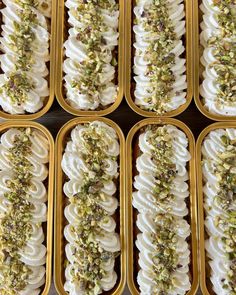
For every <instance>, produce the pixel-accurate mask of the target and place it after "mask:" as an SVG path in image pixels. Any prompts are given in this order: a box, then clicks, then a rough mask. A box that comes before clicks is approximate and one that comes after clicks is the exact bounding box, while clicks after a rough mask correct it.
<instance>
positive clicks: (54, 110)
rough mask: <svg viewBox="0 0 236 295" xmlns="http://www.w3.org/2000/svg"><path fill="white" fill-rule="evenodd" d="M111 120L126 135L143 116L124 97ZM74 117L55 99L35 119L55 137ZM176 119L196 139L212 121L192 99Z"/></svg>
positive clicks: (52, 287)
mask: <svg viewBox="0 0 236 295" xmlns="http://www.w3.org/2000/svg"><path fill="white" fill-rule="evenodd" d="M106 117H108V118H110V119H111V120H113V121H115V122H116V123H117V124H118V125H119V126H120V127H121V129H122V130H123V132H124V135H125V136H126V135H127V133H128V132H129V130H130V128H131V127H132V126H133V125H134V124H135V123H137V122H138V121H140V120H142V119H144V117H142V116H140V115H138V114H136V113H135V112H134V111H132V110H131V109H130V108H129V106H128V105H127V103H126V101H125V99H123V101H122V103H121V105H120V106H119V107H118V109H116V110H115V111H114V112H113V113H111V114H109V115H108V116H106ZM73 118H75V116H73V115H71V114H69V113H67V112H66V111H64V110H63V109H62V108H61V107H60V106H59V104H58V103H57V101H56V100H55V102H54V103H53V106H52V107H51V109H50V110H49V112H48V113H47V114H45V115H44V116H43V117H41V118H39V119H37V120H36V121H37V122H39V123H41V124H43V125H44V126H46V127H47V128H48V129H49V131H50V132H51V133H52V135H53V137H54V138H56V135H57V132H58V131H59V129H60V128H61V127H62V126H63V125H64V124H65V123H66V122H68V121H69V120H71V119H73ZM175 118H176V119H178V120H181V121H182V122H184V123H185V124H186V125H187V126H188V127H189V128H190V129H191V130H192V132H193V134H194V136H195V139H197V137H198V135H199V133H200V132H201V131H202V130H203V129H204V128H205V127H206V126H208V125H209V124H211V123H213V121H212V120H210V119H208V118H206V117H204V116H203V115H202V114H201V113H200V112H199V111H198V109H197V107H196V106H195V104H194V101H192V103H191V104H190V106H189V107H188V108H187V110H186V111H185V112H183V113H182V114H180V115H179V116H177V117H175ZM56 294H57V292H56V290H55V288H54V284H53V283H52V286H51V289H50V292H49V295H56ZM123 294H124V295H128V294H130V292H129V290H128V288H127V287H126V289H125V291H124V293H123ZM197 294H199V295H200V294H202V293H201V291H198V293H197Z"/></svg>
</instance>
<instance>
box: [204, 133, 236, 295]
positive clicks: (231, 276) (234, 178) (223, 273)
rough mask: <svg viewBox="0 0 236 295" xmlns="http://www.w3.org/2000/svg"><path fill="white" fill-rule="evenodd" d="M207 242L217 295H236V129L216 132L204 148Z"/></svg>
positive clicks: (208, 138)
mask: <svg viewBox="0 0 236 295" xmlns="http://www.w3.org/2000/svg"><path fill="white" fill-rule="evenodd" d="M202 158H203V159H202V172H203V176H204V188H203V192H204V208H205V230H206V232H207V234H208V238H207V239H206V241H205V248H206V253H207V256H208V257H209V265H210V268H211V274H210V280H211V283H212V287H213V291H214V292H215V294H217V295H230V294H234V293H235V291H236V281H235V278H236V260H235V259H236V258H235V257H236V239H235V237H236V229H235V224H236V220H235V216H236V199H235V187H236V162H235V159H236V129H234V128H227V129H215V130H213V131H211V132H210V133H209V134H208V135H207V136H206V137H205V139H204V142H203V144H202Z"/></svg>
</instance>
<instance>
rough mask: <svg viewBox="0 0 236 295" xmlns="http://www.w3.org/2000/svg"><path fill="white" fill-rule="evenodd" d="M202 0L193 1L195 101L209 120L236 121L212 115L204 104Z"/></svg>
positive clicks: (229, 117) (227, 117)
mask: <svg viewBox="0 0 236 295" xmlns="http://www.w3.org/2000/svg"><path fill="white" fill-rule="evenodd" d="M201 3H202V0H193V45H194V46H193V48H194V101H195V104H196V106H197V108H198V109H199V111H200V112H201V113H202V114H203V115H204V116H206V117H207V118H209V119H211V120H214V121H234V120H236V116H220V115H217V114H212V113H210V112H209V111H208V110H207V109H206V108H205V107H204V106H203V104H202V97H201V96H200V93H199V86H200V84H201V83H202V73H203V71H204V67H203V66H202V64H201V62H200V58H201V55H202V52H203V47H202V46H201V44H200V33H201V28H200V23H201V22H202V12H201V10H200V8H199V7H200V5H201Z"/></svg>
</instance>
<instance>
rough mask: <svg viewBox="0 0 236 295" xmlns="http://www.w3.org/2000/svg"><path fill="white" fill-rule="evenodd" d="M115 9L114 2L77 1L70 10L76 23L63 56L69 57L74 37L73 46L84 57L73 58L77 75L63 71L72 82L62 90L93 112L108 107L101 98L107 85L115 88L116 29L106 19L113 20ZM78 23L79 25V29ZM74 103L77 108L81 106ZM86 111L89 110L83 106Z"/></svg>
mask: <svg viewBox="0 0 236 295" xmlns="http://www.w3.org/2000/svg"><path fill="white" fill-rule="evenodd" d="M118 8H119V7H118V4H117V3H116V1H113V0H103V1H96V0H88V1H78V3H77V6H76V7H73V8H70V13H71V15H73V17H74V18H75V19H76V23H75V24H74V27H73V32H75V33H73V35H71V36H69V38H68V40H67V41H66V43H65V47H66V52H65V53H66V55H67V56H68V57H71V56H70V45H69V42H70V40H71V39H72V38H74V37H75V38H76V41H77V45H76V46H77V47H79V48H80V49H81V50H82V51H83V52H84V53H83V58H82V57H80V58H78V60H76V59H74V58H72V62H73V64H74V67H75V70H76V71H77V72H78V75H75V74H74V72H73V73H70V72H69V70H68V69H66V70H65V71H66V73H67V74H68V75H69V76H70V78H71V79H70V80H71V82H70V85H67V84H66V85H65V86H66V87H67V88H68V87H69V88H70V87H71V88H72V91H74V92H75V93H77V94H78V95H79V96H80V97H86V100H88V104H89V105H91V106H93V105H96V107H95V108H101V107H102V106H104V105H106V104H107V103H106V102H105V100H104V98H103V92H104V91H105V90H106V89H107V87H108V85H113V84H114V83H113V82H114V73H113V72H115V67H116V65H117V61H116V52H115V50H114V49H115V46H116V43H117V28H113V27H111V25H110V23H109V21H107V20H106V17H107V18H112V17H113V18H114V15H115V13H116V12H117V11H118ZM77 22H79V23H80V24H81V25H79V26H78V25H77ZM110 39H112V40H110ZM113 39H114V40H113ZM109 40H110V41H109ZM67 43H68V45H66V44H67ZM113 43H114V44H113ZM65 80H66V81H67V79H65ZM109 83H111V84H109ZM113 87H115V92H117V86H115V85H113ZM69 88H68V90H69ZM68 93H69V91H68ZM68 97H69V95H68ZM75 103H76V104H78V105H80V102H75ZM83 108H84V107H83ZM86 108H90V107H88V106H87V104H86Z"/></svg>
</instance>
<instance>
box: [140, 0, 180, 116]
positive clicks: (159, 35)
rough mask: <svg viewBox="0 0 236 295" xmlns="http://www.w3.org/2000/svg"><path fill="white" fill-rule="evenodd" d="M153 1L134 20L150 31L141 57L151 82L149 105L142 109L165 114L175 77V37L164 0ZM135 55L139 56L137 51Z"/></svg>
mask: <svg viewBox="0 0 236 295" xmlns="http://www.w3.org/2000/svg"><path fill="white" fill-rule="evenodd" d="M152 2H153V3H152V4H150V5H149V6H147V7H144V11H143V13H142V15H141V18H140V19H136V23H137V24H141V25H142V27H143V28H144V29H145V31H147V32H149V34H148V40H147V41H148V42H149V46H148V48H147V49H146V50H145V57H144V58H145V60H146V61H147V62H148V65H147V71H146V76H148V78H149V79H150V81H151V82H152V85H151V86H150V90H149V92H150V94H151V95H150V96H149V98H148V99H147V101H146V102H147V103H150V105H148V106H147V107H146V106H145V107H144V108H148V109H149V110H151V111H155V112H156V113H157V114H164V113H166V112H168V111H169V109H168V103H169V102H170V96H171V95H172V94H173V83H174V82H175V76H174V73H173V71H172V69H171V68H172V67H173V65H174V63H175V54H174V53H172V52H171V51H172V49H173V48H174V46H175V45H174V44H175V41H176V40H177V36H176V33H175V30H174V26H173V23H172V21H171V19H170V18H169V14H168V8H167V5H168V4H167V3H166V1H164V0H160V1H152ZM150 34H151V35H150ZM150 37H153V38H150ZM136 54H138V55H139V52H138V51H137V52H136ZM175 94H177V93H175Z"/></svg>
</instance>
